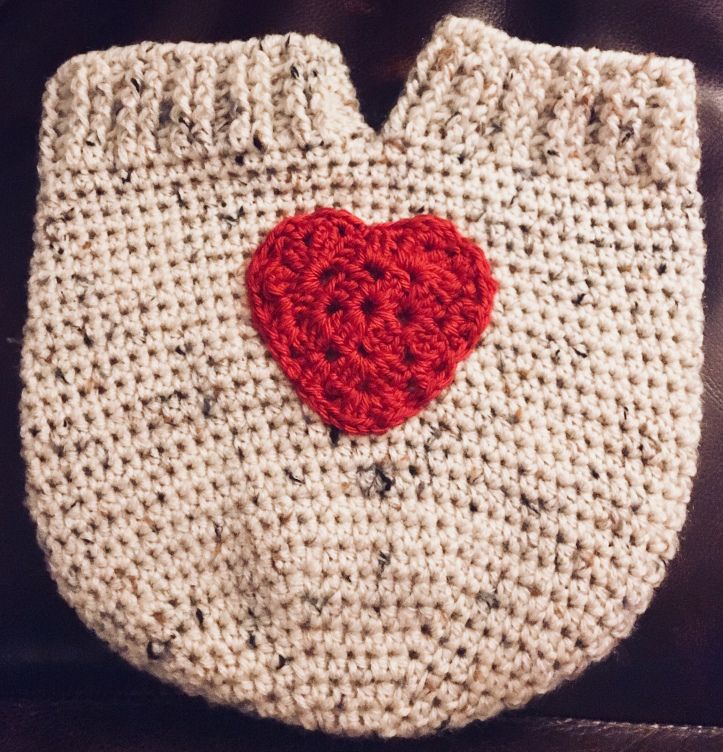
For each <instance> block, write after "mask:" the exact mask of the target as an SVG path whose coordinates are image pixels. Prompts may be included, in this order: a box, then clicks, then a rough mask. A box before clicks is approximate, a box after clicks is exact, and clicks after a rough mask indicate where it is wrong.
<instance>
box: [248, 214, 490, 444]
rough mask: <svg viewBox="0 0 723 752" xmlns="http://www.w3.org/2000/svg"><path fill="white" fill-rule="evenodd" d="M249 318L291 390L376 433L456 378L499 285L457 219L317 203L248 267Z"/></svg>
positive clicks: (329, 416) (349, 427)
mask: <svg viewBox="0 0 723 752" xmlns="http://www.w3.org/2000/svg"><path fill="white" fill-rule="evenodd" d="M246 285H247V290H248V296H249V302H250V305H251V312H252V316H253V322H254V326H255V327H256V329H257V330H258V331H259V333H260V334H261V336H262V337H263V339H264V341H265V342H266V344H267V346H268V348H269V350H271V353H272V354H273V356H274V358H276V360H277V361H278V363H279V364H280V366H281V368H282V369H283V370H284V373H285V374H286V375H287V376H288V377H289V379H290V380H291V382H292V383H293V385H294V387H295V388H296V391H297V393H298V394H299V396H300V397H301V398H302V399H303V400H304V401H305V402H306V403H307V404H308V405H309V406H310V407H312V408H313V409H314V410H316V412H317V413H319V415H321V417H322V418H323V419H324V420H325V421H326V422H327V423H330V424H332V425H334V426H337V427H338V428H341V429H342V430H344V431H347V432H348V433H353V434H369V433H383V432H384V431H387V430H388V429H390V428H392V427H394V426H397V425H399V424H400V423H402V422H403V421H405V420H406V419H407V418H409V417H411V416H412V415H415V414H416V413H418V412H419V411H420V410H421V409H422V408H423V407H425V405H427V404H428V403H429V402H430V401H431V400H432V399H434V398H435V397H436V396H437V395H438V394H439V393H440V392H441V391H442V389H444V388H445V387H447V386H448V385H449V384H450V382H451V381H452V379H453V377H454V372H455V368H456V367H457V363H459V361H460V360H462V359H463V358H465V357H466V356H467V355H468V354H469V353H470V351H471V350H472V348H473V347H474V346H475V345H476V344H477V341H478V340H479V338H480V335H481V334H482V332H483V330H484V329H485V327H486V326H487V323H488V322H489V318H490V313H491V310H492V303H493V300H494V296H495V293H496V292H497V282H496V281H495V280H494V278H493V277H492V275H491V272H490V267H489V264H488V263H487V259H486V258H485V256H484V253H483V252H482V250H481V249H480V248H478V247H477V246H476V245H475V244H474V243H472V241H470V240H468V239H466V238H464V237H462V236H461V235H460V234H459V233H458V232H457V230H456V229H455V227H454V225H453V224H452V223H451V222H449V221H447V220H445V219H439V218H438V217H434V216H430V215H425V216H419V217H414V218H412V219H403V220H401V221H399V222H390V223H385V224H378V225H366V224H364V222H362V221H361V220H360V219H358V218H357V217H355V216H353V215H352V214H349V212H346V211H339V210H336V209H319V210H317V211H315V212H314V213H313V214H306V215H299V216H296V217H291V218H288V219H285V220H283V221H282V222H280V223H279V224H278V225H277V226H276V227H275V228H274V229H273V230H272V231H271V232H270V233H269V235H268V236H267V238H266V239H265V240H264V242H263V243H262V245H261V246H259V248H258V249H257V251H256V253H255V254H254V257H253V259H252V260H251V264H250V265H249V267H248V271H247V273H246Z"/></svg>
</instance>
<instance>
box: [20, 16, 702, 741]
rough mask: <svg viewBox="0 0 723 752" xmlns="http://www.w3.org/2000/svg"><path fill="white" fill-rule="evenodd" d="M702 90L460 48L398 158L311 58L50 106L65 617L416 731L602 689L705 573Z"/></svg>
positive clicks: (47, 532) (44, 372) (168, 662)
mask: <svg viewBox="0 0 723 752" xmlns="http://www.w3.org/2000/svg"><path fill="white" fill-rule="evenodd" d="M698 162H699V154H698V143H697V135H696V122H695V82H694V74H693V67H692V65H691V64H690V63H689V62H687V61H683V60H674V59H663V58H658V57H654V56H647V57H643V56H638V55H633V54H628V53H624V52H600V51H598V50H588V51H583V50H580V49H560V48H555V47H550V46H547V45H542V44H533V43H530V42H525V41H520V40H517V39H513V38H510V37H509V36H507V35H506V34H505V33H503V32H501V31H497V30H495V29H492V28H490V27H488V26H486V25H485V24H484V23H482V22H481V21H477V20H470V19H456V18H448V19H446V20H444V21H443V22H442V23H441V24H440V25H439V26H438V27H437V28H436V30H435V32H434V34H433V37H432V39H431V41H430V42H429V43H428V44H427V46H426V47H425V49H424V50H423V51H422V52H421V54H420V56H419V58H418V60H417V62H416V64H415V66H414V69H413V71H412V73H411V76H410V78H409V80H408V83H407V85H406V89H405V91H404V93H403V95H402V96H401V98H400V100H399V101H398V103H397V104H396V106H395V108H394V110H393V112H392V113H391V115H390V116H389V119H388V121H387V122H386V124H385V125H384V126H383V128H382V129H381V132H379V133H376V132H374V131H373V130H372V129H371V128H370V127H369V126H368V125H367V124H366V123H365V122H364V120H363V118H362V116H361V115H360V114H359V111H358V106H357V101H356V97H355V92H354V89H353V86H352V84H351V83H350V79H349V76H348V73H347V69H346V67H345V65H344V62H343V60H342V58H341V55H340V52H339V50H338V48H337V47H335V46H334V45H333V44H330V43H328V42H325V41H322V40H320V39H317V38H316V37H313V36H299V35H296V34H290V35H288V36H270V37H266V38H264V39H260V40H259V39H253V40H250V41H246V42H232V43H230V44H214V45H207V44H141V45H137V46H133V47H127V48H122V49H119V48H115V49H111V50H108V51H105V52H99V53H98V52H96V53H90V54H86V55H81V56H79V57H76V58H73V59H72V60H70V61H69V62H68V63H66V64H65V65H63V66H62V67H61V68H60V70H59V71H58V72H57V73H56V74H55V76H54V77H53V78H52V79H51V80H50V82H49V83H48V86H47V90H46V93H45V98H44V114H43V121H42V132H41V137H40V180H41V186H40V195H39V200H38V208H37V223H36V238H35V239H36V250H35V255H34V258H33V261H32V270H31V275H30V284H29V317H28V322H27V328H26V333H25V342H24V350H23V364H22V376H23V379H24V383H25V390H24V394H23V398H22V439H23V445H24V456H25V460H26V462H27V470H28V481H27V492H28V494H27V504H28V507H29V509H30V512H31V514H32V516H33V517H34V519H35V521H36V523H37V528H38V535H39V540H40V543H41V545H42V547H43V549H44V551H45V553H46V555H47V559H48V562H49V567H50V571H51V573H52V575H53V577H54V578H55V580H56V581H57V583H58V587H59V589H60V592H61V593H62V595H63V596H64V598H65V599H67V601H68V602H69V603H71V604H72V605H73V607H74V608H75V609H76V610H77V611H78V613H79V615H80V616H81V618H82V619H83V620H84V621H85V623H87V624H88V625H89V626H90V627H91V628H92V629H94V630H95V631H96V632H97V633H98V634H99V635H100V636H101V637H102V638H103V639H104V640H106V641H107V642H108V643H109V644H110V645H111V646H112V647H113V648H114V649H115V650H117V651H118V652H119V653H120V654H121V655H123V656H124V657H125V658H127V659H128V660H129V661H130V662H132V663H133V664H135V665H137V666H141V667H143V668H146V669H148V670H150V671H151V672H153V673H154V674H156V675H157V676H159V677H161V678H163V679H165V680H168V681H170V682H173V683H174V684H176V685H178V686H180V687H181V688H183V689H184V690H185V691H187V692H189V693H193V694H201V695H204V696H205V697H207V698H209V699H210V700H213V701H217V702H221V703H228V704H231V705H235V706H237V707H239V708H242V709H245V710H249V711H252V712H255V713H258V714H260V715H263V716H272V717H275V718H279V719H283V720H284V721H287V722H291V723H295V724H301V725H303V726H305V727H308V728H318V729H324V730H327V731H332V732H343V733H348V734H366V733H378V734H382V735H389V736H392V735H415V734H422V733H425V732H430V731H432V730H434V729H438V728H442V727H445V726H460V725H462V724H464V723H467V722H468V721H470V720H472V719H480V718H485V717H488V716H491V715H493V714H495V713H497V712H498V711H500V710H502V709H504V708H512V707H517V706H520V705H522V704H523V703H525V702H526V701H528V700H529V699H530V698H532V697H533V696H534V695H536V694H538V693H541V692H545V691H546V690H549V689H550V688H551V687H554V686H555V685H556V684H557V683H558V682H560V681H561V680H562V679H564V678H566V677H570V676H572V675H574V674H576V673H578V672H579V671H580V670H581V669H582V668H583V667H584V666H585V665H586V664H588V663H590V662H591V661H594V660H598V659H600V658H602V657H603V656H605V655H606V654H607V653H608V652H609V651H610V650H611V649H612V648H613V646H614V645H615V643H616V642H617V641H618V640H620V639H621V638H622V637H624V636H625V635H627V634H628V633H629V632H630V630H631V628H632V626H633V623H634V621H635V618H636V616H637V615H638V614H640V613H641V612H642V611H643V610H644V608H645V607H646V606H647V604H648V602H649V601H650V599H651V597H652V594H653V590H654V588H655V587H656V586H657V585H658V584H659V583H660V581H661V579H662V578H663V575H664V568H665V564H666V562H667V561H668V560H669V559H670V558H671V557H672V556H673V554H674V552H675V550H676V544H677V535H678V531H679V530H680V528H681V526H682V524H683V521H684V517H685V509H686V503H687V501H688V498H689V493H690V487H691V478H692V476H693V474H694V472H695V466H696V445H697V441H698V434H699V420H700V393H701V382H700V377H699V367H700V364H701V339H702V327H703V318H702V310H701V298H702V291H703V285H702V271H703V255H704V246H703V241H702V235H701V219H700V198H699V195H698V193H697V191H696V174H697V171H698Z"/></svg>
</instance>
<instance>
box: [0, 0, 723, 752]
mask: <svg viewBox="0 0 723 752" xmlns="http://www.w3.org/2000/svg"><path fill="white" fill-rule="evenodd" d="M448 12H452V13H455V14H457V15H475V16H480V17H483V18H486V19H487V20H488V21H491V22H492V23H494V24H495V25H497V26H499V27H500V28H503V29H505V30H506V31H508V32H510V33H513V34H515V35H517V36H520V37H523V38H527V39H532V40H535V41H547V42H551V43H555V44H565V45H570V44H578V45H583V46H591V45H595V46H600V47H608V48H620V49H629V50H634V51H645V52H648V51H652V52H657V53H659V54H664V55H677V56H681V57H687V58H690V59H691V60H693V61H694V62H695V64H696V67H697V74H698V84H699V85H698V95H699V122H700V128H701V137H702V146H703V168H702V172H701V176H700V188H701V191H702V193H703V196H704V199H705V212H706V223H707V228H706V240H707V243H708V249H709V250H708V258H707V265H706V272H707V282H706V300H705V302H706V319H707V323H706V335H705V357H706V362H705V373H704V378H705V384H706V394H705V403H704V424H703V438H702V442H701V448H700V462H699V471H698V476H697V479H696V483H695V489H694V494H693V501H692V506H691V509H690V514H689V518H688V522H687V524H686V527H685V529H684V533H683V536H682V543H681V550H680V553H679V555H678V557H677V558H676V560H675V561H674V563H673V564H672V566H671V567H670V571H669V575H668V577H667V579H666V581H665V583H664V585H663V586H662V587H661V589H660V590H659V592H658V594H657V595H656V597H655V599H654V601H653V604H652V605H651V607H650V609H649V610H648V612H647V613H646V614H645V615H644V616H643V617H642V618H641V619H640V622H639V625H638V627H637V629H636V631H635V632H634V634H633V635H632V637H631V638H629V639H628V640H627V641H625V642H624V643H623V644H622V645H621V646H620V647H619V649H618V650H616V651H615V653H614V654H613V655H612V656H610V657H609V658H608V659H607V660H606V661H604V662H603V663H601V664H598V665H596V666H593V667H591V668H590V669H589V670H588V671H587V672H585V673H584V674H583V675H582V676H581V677H580V678H578V679H577V680H576V681H574V682H571V683H568V684H566V685H565V686H563V687H561V688H560V689H559V690H557V691H556V692H554V693H553V694H551V695H549V696H547V697H544V698H541V699H539V700H537V701H535V702H534V703H533V704H532V705H530V706H528V707H527V708H526V709H525V710H524V711H521V712H518V713H513V714H509V715H507V716H506V717H504V718H503V719H501V720H496V721H493V722H490V723H487V724H477V725H474V726H472V727H470V728H468V729H466V730H464V731H462V732H461V733H458V734H454V735H446V736H442V737H439V738H435V739H430V740H425V741H422V742H413V743H411V744H404V743H399V744H397V743H394V744H392V745H384V744H382V743H378V742H349V743H346V742H344V743H342V742H339V741H338V740H331V739H328V738H325V737H322V736H320V735H310V734H302V733H300V732H298V731H295V730H291V729H287V728H284V727H282V726H280V725H278V724H275V723H271V722H267V721H259V720H253V719H247V718H243V717H241V716H239V715H237V714H235V713H233V712H231V711H227V710H221V709H218V708H216V709H212V708H208V707H207V706H206V705H205V704H204V703H203V702H201V701H199V700H194V699H190V698H186V697H182V696H180V695H179V694H177V693H176V692H174V691H173V690H170V689H168V688H166V687H164V686H162V685H161V684H160V683H159V682H157V681H156V680H154V679H151V678H150V677H146V676H144V675H143V674H141V673H140V672H137V671H135V670H133V669H131V668H129V667H127V666H125V665H124V664H123V663H122V661H120V659H118V658H117V657H115V656H114V655H113V654H111V653H110V651H109V650H108V649H107V648H105V647H104V646H103V645H102V644H101V643H100V642H99V640H98V639H97V638H95V637H94V636H93V635H92V634H90V633H88V631H87V630H85V629H84V628H83V626H82V625H81V624H80V622H79V621H78V619H77V618H76V617H75V615H74V614H73V612H72V611H71V609H70V608H68V607H67V606H66V605H65V604H64V603H63V602H62V601H61V600H60V598H59V597H58V596H57V595H56V593H55V590H54V587H53V585H52V582H51V581H50V578H49V577H48V575H47V573H46V571H45V568H44V565H43V560H42V556H41V553H40V550H39V548H38V547H37V545H36V543H35V540H34V532H33V528H32V525H31V524H30V521H29V519H28V516H27V514H26V512H25V510H24V508H23V506H22V494H23V467H22V463H21V461H20V458H19V442H18V435H17V400H18V397H19V393H20V384H19V379H18V368H17V367H18V359H19V352H20V350H19V340H20V336H21V329H22V324H23V321H24V318H25V312H26V303H25V280H26V276H27V266H28V261H29V258H30V255H31V251H32V238H31V235H32V215H33V209H34V200H35V191H36V189H37V182H36V172H35V160H36V135H37V128H38V119H39V114H40V97H41V92H42V87H43V83H44V80H45V79H46V78H47V77H48V76H50V75H51V74H52V73H53V71H54V70H55V68H56V67H57V66H58V65H59V64H60V63H61V62H63V61H64V60H65V59H67V58H68V57H70V56H71V55H74V54H76V53H79V52H83V51H87V50H91V49H99V48H104V47H108V46H110V45H113V44H127V43H131V42H137V41H141V40H146V39H156V40H171V41H175V40H181V39H189V40H194V41H220V40H229V39H239V38H246V37H249V36H256V35H261V34H265V33H269V32H286V31H290V30H296V31H300V32H313V33H316V34H318V35H320V36H324V37H327V38H329V39H331V40H333V41H335V42H337V43H338V44H339V45H340V46H341V48H342V50H343V51H344V54H345V55H346V58H347V61H348V63H349V66H350V68H351V72H352V77H353V79H354V82H355V84H356V86H357V88H358V93H359V99H360V101H361V103H362V107H363V110H364V113H365V115H366V117H367V119H368V120H369V122H370V123H372V124H373V125H374V126H379V125H380V124H381V122H383V120H384V118H385V116H386V114H387V112H388V111H389V109H390V108H391V106H392V104H393V103H394V100H395V98H396V97H397V96H398V93H399V91H400V89H401V86H402V83H403V80H404V78H405V76H406V74H407V71H408V70H409V68H410V66H411V65H412V62H413V60H414V57H415V56H416V54H417V52H418V51H419V49H420V47H421V45H422V43H423V41H424V38H425V37H426V36H427V35H428V34H429V32H430V30H431V28H432V26H433V25H434V23H435V22H436V21H437V20H438V19H439V18H440V17H441V16H442V15H444V14H445V13H448ZM0 102H2V106H1V107H0V228H1V233H0V261H1V263H2V267H1V269H0V285H1V287H0V440H1V442H2V443H1V444H0V749H2V750H3V751H5V750H8V751H9V750H33V751H34V752H35V751H38V752H39V751H40V750H46V749H47V750H56V749H59V750H71V749H73V750H94V751H95V750H98V751H101V750H135V749H142V750H151V751H153V750H185V749H189V750H191V749H194V750H201V749H208V750H227V749H229V750H230V749H254V750H257V749H261V750H290V749H322V750H323V749H350V750H351V749H364V750H372V749H377V748H380V749H381V748H383V747H384V746H391V748H397V747H399V748H405V749H419V750H433V749H434V750H447V749H458V750H482V749H484V750H505V751H507V750H509V751H512V750H529V749H534V750H540V751H541V752H544V751H545V750H568V749H574V750H580V751H581V752H587V751H588V750H590V751H592V750H594V751H595V752H597V751H598V750H609V751H611V752H612V751H617V750H620V751H621V752H622V750H630V749H635V750H641V751H642V750H655V751H656V752H660V751H662V752H664V751H665V750H714V749H715V750H718V749H723V731H722V730H716V729H714V728H711V727H713V726H721V727H723V566H722V561H721V560H722V556H723V554H722V551H723V448H722V445H723V299H722V297H721V287H722V283H723V210H722V207H723V139H722V138H721V134H722V133H723V3H721V2H720V0H708V2H701V1H700V0H687V1H686V2H680V0H658V1H657V2H651V1H650V0H626V1H625V2H619V1H618V0H601V1H600V2H588V3H583V2H572V1H571V0H568V1H567V2H565V1H563V0H550V1H549V2H544V3H536V2H532V1H530V2H521V1H518V0H506V1H505V0H500V1H499V2H447V1H446V0H438V1H437V2H434V1H428V2H420V1H417V0H415V1H412V0H404V1H401V2H391V1H390V2H386V3H384V2H380V1H378V0H343V1H342V0H340V1H338V2H335V1H334V0H329V1H328V2H320V1H319V0H316V1H309V0H297V1H296V2H279V1H278V0H262V1H260V2H240V1H239V0H228V1H226V2H224V0H205V1H204V2H198V0H177V1H176V2H170V1H160V0H142V1H132V2H125V3H121V2H117V3H102V2H97V0H63V2H58V1H57V0H34V1H31V0H9V1H7V2H5V3H2V0H0ZM575 719H577V720H575ZM696 724H701V725H703V726H707V727H708V728H698V727H696Z"/></svg>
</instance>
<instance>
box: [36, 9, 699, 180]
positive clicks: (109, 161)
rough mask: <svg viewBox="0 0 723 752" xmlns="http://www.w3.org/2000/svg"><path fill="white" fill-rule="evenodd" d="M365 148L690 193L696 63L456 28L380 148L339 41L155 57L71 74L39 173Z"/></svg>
mask: <svg viewBox="0 0 723 752" xmlns="http://www.w3.org/2000/svg"><path fill="white" fill-rule="evenodd" d="M351 141H360V142H361V143H362V146H364V145H365V144H366V145H368V147H369V148H373V149H383V148H384V145H386V144H388V143H389V142H396V145H397V146H399V144H400V143H401V144H402V145H403V147H404V149H407V148H409V147H414V146H422V147H423V146H424V145H425V144H433V145H435V148H436V147H438V146H441V147H442V149H443V150H444V151H445V152H448V153H452V154H456V155H457V156H458V157H459V159H460V160H463V159H465V158H468V157H470V156H472V155H477V156H478V157H480V156H481V157H484V154H485V153H491V152H494V153H498V152H499V151H500V150H501V151H502V152H503V153H506V154H508V155H509V158H510V159H511V160H512V162H513V163H515V165H516V166H517V167H519V168H521V169H524V168H525V167H526V166H528V165H531V164H538V165H539V164H540V162H541V161H542V162H543V163H544V165H545V171H546V173H548V174H549V175H550V176H554V175H556V174H566V175H569V174H571V172H572V173H574V172H575V171H576V170H577V169H579V170H581V171H587V172H590V170H592V172H593V173H598V172H601V173H605V174H608V175H610V174H612V175H617V176H618V177H619V178H620V180H621V181H622V182H625V181H627V180H637V179H640V178H641V177H644V178H645V179H649V180H656V181H666V182H667V181H673V182H677V183H681V184H690V185H691V187H692V185H693V184H694V180H695V176H694V172H695V170H691V160H692V161H693V162H695V163H696V164H697V162H698V159H699V148H698V140H697V133H696V120H695V76H694V70H693V66H692V64H691V63H690V62H689V61H687V60H678V59H674V58H662V57H657V56H654V55H647V56H644V55H637V54H631V53H627V52H615V51H613V52H610V51H607V52H603V51H600V50H596V49H591V50H582V49H580V48H561V47H552V46H550V45H545V44H538V43H533V42H527V41H522V40H519V39H515V38H513V37H510V36H509V35H507V34H506V33H504V32H502V31H499V30H497V29H494V28H492V27H490V26H487V25H486V24H485V23H483V22H482V21H479V20H476V19H462V18H454V17H449V18H446V19H444V20H443V21H442V22H441V23H440V24H439V25H438V26H437V27H436V29H435V31H434V33H433V35H432V39H431V41H430V42H429V43H428V44H427V45H426V46H425V47H424V48H423V49H422V51H421V53H420V55H419V57H418V59H417V61H416V63H415V65H414V67H413V69H412V71H411V74H410V77H409V80H408V82H407V85H406V87H405V90H404V92H403V94H402V96H401V97H400V99H399V101H398V102H397V104H396V106H395V107H394V109H393V111H392V113H391V115H390V117H389V119H388V121H387V122H386V124H385V125H384V127H383V128H382V131H381V134H379V135H377V134H375V133H374V131H373V130H372V129H371V128H370V127H369V126H368V124H367V123H366V122H365V121H364V119H363V117H362V115H361V114H360V112H359V106H358V100H357V97H356V92H355V90H354V86H353V85H352V83H351V80H350V77H349V72H348V70H347V67H346V65H345V63H344V60H343V57H342V55H341V52H340V50H339V48H338V47H337V46H336V45H334V44H332V43H330V42H326V41H324V40H321V39H318V38H317V37H314V36H301V35H298V34H289V35H286V36H267V37H264V38H263V39H252V40H249V41H246V42H231V43H224V44H193V43H180V44H153V43H145V44H140V45H135V46H132V47H125V48H112V49H110V50H107V51H105V52H92V53H88V54H85V55H81V56H78V57H75V58H73V59H71V60H70V61H68V62H67V63H65V64H64V65H63V66H62V67H61V68H60V69H59V70H58V72H57V73H56V74H55V76H54V77H53V78H52V79H51V80H50V81H49V83H48V86H47V90H46V93H45V97H44V116H43V125H42V131H41V157H42V159H41V162H42V166H44V168H45V169H51V170H52V169H68V168H69V169H103V168H111V169H112V168H128V167H136V166H140V165H143V164H146V163H149V162H154V163H156V162H171V163H173V162H177V161H179V160H188V159H194V158H197V159H207V158H209V157H214V156H223V155H239V154H244V153H247V152H250V153H254V154H259V153H264V154H267V155H270V156H273V154H274V153H278V152H280V151H286V150H289V149H294V148H299V149H305V150H308V149H314V148H324V147H325V146H329V145H332V144H339V143H341V144H342V145H343V144H349V143H350V142H351Z"/></svg>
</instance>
